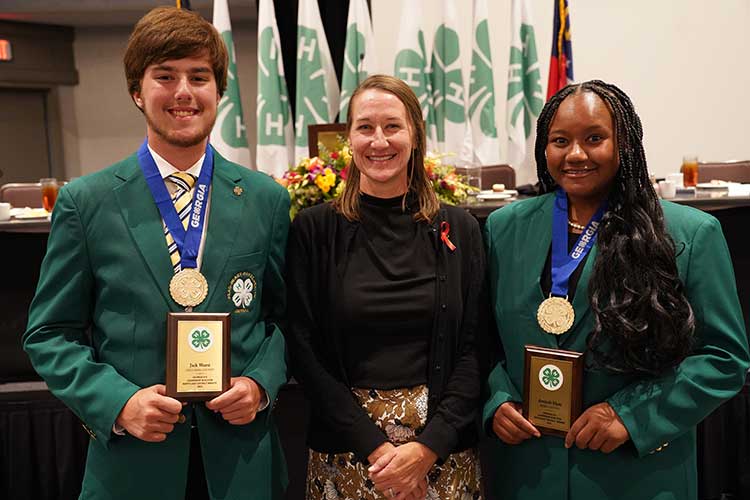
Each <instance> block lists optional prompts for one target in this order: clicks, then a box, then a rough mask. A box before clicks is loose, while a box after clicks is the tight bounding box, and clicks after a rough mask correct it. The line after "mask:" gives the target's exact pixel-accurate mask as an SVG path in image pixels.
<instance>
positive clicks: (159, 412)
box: [116, 384, 182, 443]
mask: <svg viewBox="0 0 750 500" xmlns="http://www.w3.org/2000/svg"><path fill="white" fill-rule="evenodd" d="M181 410H182V404H181V403H180V402H179V401H177V400H176V399H173V398H170V397H169V396H167V395H166V388H165V387H164V385H162V384H157V385H152V386H151V387H145V388H143V389H141V390H139V391H137V392H136V393H135V394H133V395H132V396H131V397H130V399H128V402H127V403H125V406H123V408H122V410H121V411H120V414H119V415H118V416H117V420H116V423H117V425H118V426H120V427H122V429H124V430H125V431H127V433H128V434H130V435H131V436H134V437H137V438H138V439H142V440H143V441H149V442H152V443H158V442H160V441H164V440H165V439H166V438H167V434H169V433H170V432H172V430H173V429H174V426H175V424H176V423H177V422H178V421H179V420H180V411H181Z"/></svg>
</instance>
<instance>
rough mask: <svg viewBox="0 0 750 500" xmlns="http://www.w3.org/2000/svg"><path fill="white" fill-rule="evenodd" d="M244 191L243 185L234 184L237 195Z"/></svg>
mask: <svg viewBox="0 0 750 500" xmlns="http://www.w3.org/2000/svg"><path fill="white" fill-rule="evenodd" d="M242 191H244V190H243V189H242V188H241V187H239V186H234V194H235V195H236V196H239V195H241V194H242Z"/></svg>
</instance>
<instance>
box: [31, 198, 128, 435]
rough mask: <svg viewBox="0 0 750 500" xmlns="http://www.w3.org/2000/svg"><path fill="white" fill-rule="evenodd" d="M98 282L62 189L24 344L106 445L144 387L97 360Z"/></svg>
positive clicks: (55, 389) (50, 381)
mask: <svg viewBox="0 0 750 500" xmlns="http://www.w3.org/2000/svg"><path fill="white" fill-rule="evenodd" d="M93 287H94V277H93V272H92V269H91V264H90V261H89V255H88V250H87V244H86V235H85V233H84V229H83V225H82V223H81V219H80V215H79V212H78V209H77V206H76V204H75V201H74V200H73V198H72V197H71V195H70V194H69V193H68V191H67V190H66V189H65V188H63V189H62V190H61V191H60V195H59V197H58V199H57V203H56V205H55V210H54V213H53V215H52V228H51V230H50V235H49V240H48V243H47V254H46V256H45V257H44V261H43V262H42V267H41V271H40V278H39V284H38V285H37V290H36V295H35V296H34V299H33V301H32V302H31V307H30V309H29V323H28V326H27V330H26V333H25V334H24V336H23V347H24V350H25V351H26V353H27V354H28V355H29V358H30V359H31V363H32V364H33V366H34V369H36V371H37V373H39V375H41V377H42V378H43V379H44V380H45V382H46V383H47V385H48V387H49V389H50V390H51V391H52V393H53V394H54V395H55V396H56V397H58V398H60V399H61V400H62V401H63V402H64V403H65V404H66V405H67V406H68V407H69V408H70V409H71V410H72V411H73V412H74V413H75V414H76V415H77V416H78V417H79V418H80V419H81V420H82V421H83V422H84V424H85V425H86V426H87V427H88V428H89V429H90V430H91V431H92V432H94V434H95V435H96V437H97V438H98V439H99V440H100V441H101V442H102V443H104V444H105V446H106V445H107V444H108V442H109V438H110V437H111V435H112V425H113V424H114V422H115V419H116V418H117V415H119V413H120V410H121V409H122V407H123V406H124V405H125V403H126V402H127V401H128V399H130V397H131V396H132V395H133V394H134V393H135V392H136V391H137V390H139V389H140V387H138V386H137V385H135V384H133V383H132V382H130V381H128V380H127V379H125V378H124V377H123V376H121V375H120V374H119V373H118V372H117V371H116V370H115V369H114V368H113V367H112V366H110V365H108V364H104V363H99V362H97V359H96V355H95V352H94V349H93V348H92V346H91V344H90V341H89V338H88V335H87V333H86V332H87V330H88V328H89V326H90V323H91V320H90V318H91V313H92V307H93V304H92V301H93V298H92V297H93V293H94V290H93Z"/></svg>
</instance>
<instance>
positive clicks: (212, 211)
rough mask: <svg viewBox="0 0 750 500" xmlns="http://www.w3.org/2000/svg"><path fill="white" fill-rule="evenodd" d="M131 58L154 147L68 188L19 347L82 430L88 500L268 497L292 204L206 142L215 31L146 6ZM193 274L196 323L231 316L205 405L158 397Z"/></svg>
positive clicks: (274, 474) (221, 61)
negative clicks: (183, 283)
mask: <svg viewBox="0 0 750 500" xmlns="http://www.w3.org/2000/svg"><path fill="white" fill-rule="evenodd" d="M124 62H125V71H126V76H127V80H128V89H129V92H130V94H131V97H132V98H133V101H134V103H135V104H136V106H137V107H138V108H139V109H140V110H141V111H142V112H143V114H144V117H145V118H146V124H147V142H144V144H143V146H142V147H141V149H140V150H139V153H138V154H134V155H132V156H130V157H128V158H126V159H125V160H123V161H121V162H119V163H116V164H115V165H112V166H111V167H109V168H107V169H104V170H102V171H100V172H98V173H95V174H92V175H89V176H86V177H83V178H81V179H78V180H76V181H75V182H72V183H70V184H69V185H67V186H65V187H63V188H62V189H61V191H60V195H59V198H58V200H57V205H56V207H55V210H54V213H53V215H52V229H51V232H50V237H49V242H48V248H47V255H46V257H45V259H44V263H43V264H42V269H41V277H40V280H39V285H38V288H37V292H36V296H35V297H34V300H33V302H32V304H31V310H30V313H29V325H28V330H27V332H26V334H25V335H24V349H25V350H26V352H27V353H28V354H29V357H30V358H31V360H32V363H33V364H34V367H35V368H36V370H37V371H38V372H39V374H40V375H41V376H42V377H43V378H44V379H45V381H46V382H47V384H48V386H49V388H50V390H51V391H52V392H53V393H54V394H55V395H56V396H57V397H59V398H60V399H61V400H62V401H64V402H65V404H67V405H68V406H69V407H70V408H71V410H73V412H74V413H75V414H76V415H77V416H78V417H79V418H80V419H81V420H82V422H83V423H84V426H85V427H86V429H87V431H88V432H89V434H90V435H91V441H90V445H89V452H88V460H87V464H86V473H85V477H84V481H83V487H82V493H81V498H112V499H114V498H123V499H125V498H141V499H149V498H154V499H157V498H158V499H182V498H205V497H207V496H208V497H211V498H221V499H236V498H254V499H271V498H278V497H279V496H280V495H281V493H282V492H283V489H284V488H285V486H286V468H285V464H284V458H283V453H282V450H281V447H280V443H279V440H278V437H277V433H276V430H275V427H274V424H273V420H272V418H271V415H270V408H268V409H266V407H268V403H269V402H273V401H274V399H275V398H276V394H277V392H278V390H279V388H280V387H281V385H282V384H283V383H284V382H285V381H286V364H285V361H284V340H283V337H282V335H281V332H280V331H279V328H278V327H277V323H276V320H277V319H278V318H279V317H280V316H281V314H283V310H284V297H285V289H284V282H283V279H282V275H281V270H282V268H283V261H284V249H285V247H286V237H287V230H288V225H289V216H288V212H289V198H288V195H287V193H286V192H285V190H284V189H283V188H281V187H280V186H278V185H277V184H276V183H275V182H274V181H273V180H272V179H271V178H270V177H267V176H265V175H263V174H260V173H256V172H252V171H250V170H247V169H245V168H243V167H241V166H239V165H236V164H233V163H230V162H228V161H227V160H225V159H224V158H222V157H221V156H220V155H219V154H217V153H215V152H214V151H213V150H212V148H210V146H208V136H209V134H210V132H211V129H212V127H213V124H214V121H215V120H216V109H217V105H218V102H219V99H220V98H221V95H222V94H223V92H224V89H225V88H226V78H227V52H226V48H225V47H224V45H223V42H222V40H221V37H220V36H219V34H218V33H217V32H216V30H215V29H214V28H213V27H212V26H211V25H210V24H209V23H208V22H206V21H205V20H203V19H202V18H200V16H198V15H197V14H195V13H193V12H189V11H184V10H178V9H174V8H157V9H154V10H153V11H151V12H150V13H149V14H147V15H146V16H145V17H144V18H143V19H141V20H140V21H139V23H138V24H137V25H136V27H135V29H134V31H133V34H132V35H131V38H130V41H129V44H128V48H127V51H126V54H125V58H124ZM212 170H213V174H211V172H212ZM147 174H150V175H147ZM174 174H177V175H176V176H175V175H174ZM185 174H191V175H190V176H186V175H185ZM180 176H182V177H180ZM196 178H197V180H196ZM191 179H192V182H191ZM195 182H197V185H195V186H191V184H193V183H195ZM165 188H166V190H165ZM158 193H163V194H164V195H165V197H162V198H161V199H160V198H159V197H158V196H157V195H158ZM167 194H168V195H169V196H166V195H167ZM183 196H187V198H185V200H187V201H186V203H187V205H186V206H185V207H180V206H179V205H178V203H179V201H174V205H172V201H173V200H179V199H181V198H182V197H183ZM155 199H156V200H160V201H161V202H162V203H158V202H155ZM164 199H166V203H167V205H168V206H165V204H164V203H163V202H164ZM165 207H166V208H165ZM169 210H171V214H172V215H169V214H170V213H169ZM174 217H181V218H182V219H185V218H187V220H186V221H185V222H184V223H183V227H186V235H184V236H185V237H184V238H182V237H176V236H175V237H173V234H178V233H180V231H181V230H182V229H181V228H180V227H179V225H180V224H181V222H182V221H181V220H180V219H179V218H178V219H176V220H177V226H175V225H174V223H172V224H170V221H172V222H173V221H174V220H175V219H174ZM165 227H166V229H165ZM191 231H192V233H191ZM191 234H192V236H191ZM165 235H166V236H165ZM191 238H192V239H191ZM191 259H192V260H191ZM185 272H192V273H194V274H193V276H195V275H197V276H198V278H201V279H203V278H202V277H204V279H205V281H203V282H201V284H200V287H199V288H200V289H201V291H202V293H203V294H205V297H204V298H203V299H202V300H199V303H198V304H195V307H194V309H193V311H194V312H210V313H231V325H232V327H231V355H230V357H231V382H230V388H229V389H228V390H227V391H226V392H224V393H223V394H221V395H220V396H218V397H215V398H213V399H210V400H209V401H206V402H205V403H203V402H201V403H190V404H182V403H181V402H180V401H178V400H177V399H173V398H171V397H168V396H166V394H165V386H164V383H165V357H166V334H167V320H166V317H167V313H168V312H183V311H185V310H186V308H185V307H183V306H185V305H188V306H189V305H191V304H186V303H185V300H184V298H181V297H180V296H179V295H175V293H174V290H170V282H171V281H172V280H173V277H175V276H179V273H185ZM175 273H177V274H175ZM198 281H200V280H198ZM206 288H207V290H206ZM199 295H200V294H199ZM199 298H200V297H199ZM178 301H179V302H180V303H178ZM180 304H182V306H181V305H180ZM204 478H205V480H204Z"/></svg>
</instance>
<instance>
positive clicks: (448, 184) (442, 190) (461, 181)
mask: <svg viewBox="0 0 750 500" xmlns="http://www.w3.org/2000/svg"><path fill="white" fill-rule="evenodd" d="M446 156H448V155H447V154H446V153H443V154H433V153H428V154H427V156H426V157H425V159H424V168H425V169H426V170H427V177H428V178H429V179H430V181H431V182H432V187H433V188H434V189H435V194H437V197H438V200H440V201H441V202H443V203H446V204H448V205H458V204H460V203H463V202H464V201H466V198H467V197H468V196H469V193H472V194H475V193H476V192H477V191H478V190H477V189H476V188H474V187H471V186H469V185H468V184H466V179H465V176H463V175H461V174H458V173H456V167H454V166H453V165H446V164H444V163H443V158H445V157H446Z"/></svg>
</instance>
